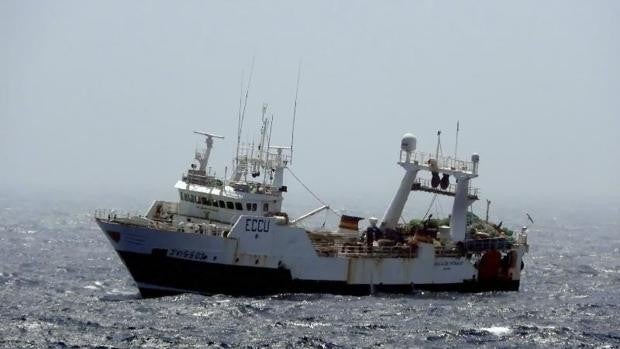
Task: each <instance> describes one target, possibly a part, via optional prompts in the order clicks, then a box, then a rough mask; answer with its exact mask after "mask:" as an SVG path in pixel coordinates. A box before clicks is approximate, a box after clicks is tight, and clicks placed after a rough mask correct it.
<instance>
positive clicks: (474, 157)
mask: <svg viewBox="0 0 620 349" xmlns="http://www.w3.org/2000/svg"><path fill="white" fill-rule="evenodd" d="M471 161H472V162H480V155H478V154H477V153H473V154H472V155H471Z"/></svg>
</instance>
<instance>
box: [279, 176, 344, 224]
mask: <svg viewBox="0 0 620 349" xmlns="http://www.w3.org/2000/svg"><path fill="white" fill-rule="evenodd" d="M285 168H286V169H287V170H288V171H289V172H290V173H291V175H293V178H295V179H296V180H297V182H299V184H301V185H302V186H303V187H304V189H306V190H307V191H308V193H310V195H312V196H313V197H314V198H315V199H316V200H317V201H318V202H320V203H321V204H323V205H325V206H327V207H328V209H329V210H330V211H332V212H333V213H334V214H335V215H337V216H341V214H340V213H338V212H336V211H334V209H333V208H331V207H330V206H329V205H328V204H327V203H325V201H323V200H321V198H320V197H318V196H317V195H316V194H315V193H314V192H312V190H310V188H308V186H307V185H305V184H304V182H302V181H301V179H299V177H297V176H296V175H295V173H294V172H293V170H291V168H290V167H285Z"/></svg>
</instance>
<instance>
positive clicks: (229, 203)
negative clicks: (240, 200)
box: [226, 201, 235, 210]
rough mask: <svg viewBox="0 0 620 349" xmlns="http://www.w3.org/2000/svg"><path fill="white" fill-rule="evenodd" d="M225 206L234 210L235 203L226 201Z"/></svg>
mask: <svg viewBox="0 0 620 349" xmlns="http://www.w3.org/2000/svg"><path fill="white" fill-rule="evenodd" d="M226 208H227V209H230V210H234V209H235V204H233V203H232V202H230V201H228V202H226Z"/></svg>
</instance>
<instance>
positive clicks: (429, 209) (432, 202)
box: [422, 194, 437, 220]
mask: <svg viewBox="0 0 620 349" xmlns="http://www.w3.org/2000/svg"><path fill="white" fill-rule="evenodd" d="M435 199H437V194H435V195H434V196H433V199H432V200H431V204H430V205H428V210H426V213H425V214H424V217H422V220H425V219H426V216H428V213H429V212H431V208H433V204H434V203H435Z"/></svg>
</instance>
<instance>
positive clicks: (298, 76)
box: [289, 60, 301, 165]
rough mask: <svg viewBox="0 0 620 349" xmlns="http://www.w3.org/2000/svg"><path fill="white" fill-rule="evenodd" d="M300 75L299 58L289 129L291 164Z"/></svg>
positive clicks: (291, 161)
mask: <svg viewBox="0 0 620 349" xmlns="http://www.w3.org/2000/svg"><path fill="white" fill-rule="evenodd" d="M300 76H301V60H300V61H299V66H298V67H297V87H296V88H295V103H294V104H293V129H292V130H291V158H290V159H289V163H290V164H291V165H292V164H293V142H294V140H295V119H296V117H297V96H298V95H299V78H300Z"/></svg>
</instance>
